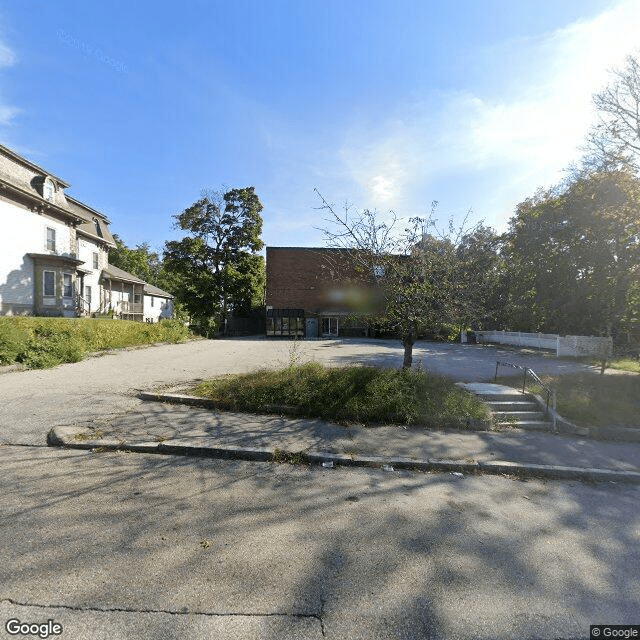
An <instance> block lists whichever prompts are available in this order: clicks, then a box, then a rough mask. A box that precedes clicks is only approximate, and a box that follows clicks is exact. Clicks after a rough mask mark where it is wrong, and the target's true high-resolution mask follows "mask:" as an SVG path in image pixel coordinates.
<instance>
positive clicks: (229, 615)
mask: <svg viewBox="0 0 640 640" xmlns="http://www.w3.org/2000/svg"><path fill="white" fill-rule="evenodd" d="M0 602H7V603H9V604H12V605H14V606H16V607H35V608H38V609H65V610H67V611H92V612H96V613H152V614H153V613H160V614H163V613H164V614H167V615H172V616H193V615H196V616H207V617H211V618H233V617H237V618H274V617H281V618H312V619H314V620H317V621H318V622H319V623H320V630H321V631H322V635H323V636H324V635H325V630H324V622H323V620H322V615H321V613H322V608H321V610H320V611H321V613H320V614H317V613H283V612H268V613H257V612H244V611H231V612H229V611H226V612H215V611H198V610H194V609H187V608H186V607H185V608H183V609H180V610H171V609H137V608H130V607H83V606H75V605H67V604H51V603H49V604H42V603H37V602H20V601H19V600H15V599H13V598H3V599H2V600H1V601H0ZM322 607H324V603H323V604H322Z"/></svg>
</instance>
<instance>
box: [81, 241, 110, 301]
mask: <svg viewBox="0 0 640 640" xmlns="http://www.w3.org/2000/svg"><path fill="white" fill-rule="evenodd" d="M94 253H97V254H98V268H97V269H94V267H93V254H94ZM78 259H79V260H82V261H83V262H84V264H83V265H82V267H81V268H82V269H85V270H86V271H90V272H91V273H87V274H85V276H84V286H85V287H87V286H89V287H91V310H90V311H91V313H94V312H95V311H98V310H99V308H100V289H99V284H98V283H99V280H100V273H101V272H102V269H104V268H105V267H106V266H107V252H106V251H104V250H103V249H101V248H100V246H99V245H98V243H97V242H93V241H92V240H89V239H88V238H83V237H82V236H78Z"/></svg>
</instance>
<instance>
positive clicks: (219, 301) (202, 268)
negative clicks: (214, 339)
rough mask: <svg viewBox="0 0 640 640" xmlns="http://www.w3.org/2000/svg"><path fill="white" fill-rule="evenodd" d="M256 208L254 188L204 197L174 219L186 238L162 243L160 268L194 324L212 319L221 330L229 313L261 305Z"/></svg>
mask: <svg viewBox="0 0 640 640" xmlns="http://www.w3.org/2000/svg"><path fill="white" fill-rule="evenodd" d="M262 208H263V207H262V204H261V202H260V200H259V198H258V196H257V195H256V193H255V190H254V188H253V187H245V188H241V189H231V190H229V191H227V192H225V193H224V194H222V193H220V192H218V191H205V192H203V194H202V197H201V198H200V199H199V200H198V201H197V202H195V203H194V204H192V205H191V206H190V207H188V208H187V209H185V210H184V211H183V212H182V213H179V214H177V215H175V216H174V218H175V221H176V222H175V226H176V228H178V229H180V230H182V231H185V232H187V235H186V236H185V237H184V238H182V239H181V240H171V241H168V242H166V243H165V249H164V264H165V267H166V268H167V270H168V271H170V272H171V273H172V274H174V276H175V277H176V278H177V279H178V280H179V288H178V289H177V290H176V296H177V297H178V298H179V300H180V301H181V302H183V304H184V305H185V307H186V308H187V309H188V310H189V312H190V313H191V315H192V316H194V317H195V318H197V319H199V320H200V321H205V320H206V321H209V319H211V318H215V323H216V324H217V325H218V326H221V325H222V324H223V323H224V320H225V318H226V317H227V314H228V313H229V312H230V311H233V310H244V309H248V308H251V306H252V305H255V304H259V303H260V302H261V301H262V291H263V288H264V260H263V258H262V256H259V255H256V252H257V251H259V250H260V249H262V247H263V246H264V243H263V242H262V240H261V238H260V235H261V233H262V217H261V215H260V212H261V211H262Z"/></svg>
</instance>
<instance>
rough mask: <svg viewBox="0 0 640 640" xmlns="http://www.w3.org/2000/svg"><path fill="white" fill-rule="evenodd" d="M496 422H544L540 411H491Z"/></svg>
mask: <svg viewBox="0 0 640 640" xmlns="http://www.w3.org/2000/svg"><path fill="white" fill-rule="evenodd" d="M493 417H494V418H495V420H496V422H498V423H501V422H532V421H533V422H544V413H542V411H493Z"/></svg>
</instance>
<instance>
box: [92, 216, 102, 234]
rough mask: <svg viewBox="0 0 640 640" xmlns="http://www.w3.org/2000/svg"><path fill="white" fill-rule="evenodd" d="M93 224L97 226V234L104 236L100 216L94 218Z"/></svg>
mask: <svg viewBox="0 0 640 640" xmlns="http://www.w3.org/2000/svg"><path fill="white" fill-rule="evenodd" d="M93 226H94V227H95V228H96V235H97V236H100V237H101V238H102V229H101V228H100V223H99V222H98V218H94V219H93Z"/></svg>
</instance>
